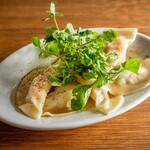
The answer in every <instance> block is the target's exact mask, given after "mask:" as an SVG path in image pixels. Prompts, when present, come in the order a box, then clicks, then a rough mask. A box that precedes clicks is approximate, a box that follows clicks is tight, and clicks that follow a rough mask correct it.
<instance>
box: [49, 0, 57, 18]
mask: <svg viewBox="0 0 150 150" xmlns="http://www.w3.org/2000/svg"><path fill="white" fill-rule="evenodd" d="M55 4H56V1H53V2H51V3H50V12H51V13H52V14H53V15H54V16H55Z"/></svg>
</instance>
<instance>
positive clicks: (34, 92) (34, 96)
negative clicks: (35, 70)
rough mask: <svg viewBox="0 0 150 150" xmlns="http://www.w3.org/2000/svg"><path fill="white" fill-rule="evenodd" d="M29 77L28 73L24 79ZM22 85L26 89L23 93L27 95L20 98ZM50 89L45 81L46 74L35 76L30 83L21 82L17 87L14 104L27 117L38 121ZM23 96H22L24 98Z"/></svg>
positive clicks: (48, 83)
mask: <svg viewBox="0 0 150 150" xmlns="http://www.w3.org/2000/svg"><path fill="white" fill-rule="evenodd" d="M29 76H30V73H29V74H28V75H27V76H26V78H28V77H29ZM30 83H31V84H30ZM23 85H24V86H25V87H26V89H27V90H26V92H25V94H27V95H26V97H22V98H21V97H20V94H21V93H19V92H20V89H21V88H22V87H23ZM50 88H51V84H50V82H49V81H48V79H47V72H44V73H41V74H39V75H37V76H36V77H35V78H34V79H33V80H32V82H28V81H27V80H23V81H22V82H21V84H20V85H19V88H18V91H17V96H16V103H17V104H18V107H19V109H21V110H22V111H23V112H24V113H25V114H26V115H27V116H29V117H31V118H34V119H39V118H40V117H41V116H42V113H43V105H44V103H45V98H46V96H47V93H48V92H49V91H50ZM22 93H23V91H22ZM25 94H23V95H24V96H25Z"/></svg>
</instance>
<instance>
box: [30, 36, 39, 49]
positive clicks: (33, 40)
mask: <svg viewBox="0 0 150 150" xmlns="http://www.w3.org/2000/svg"><path fill="white" fill-rule="evenodd" d="M32 43H33V45H34V46H35V47H38V48H40V47H41V42H40V39H39V38H38V37H36V36H34V37H32Z"/></svg>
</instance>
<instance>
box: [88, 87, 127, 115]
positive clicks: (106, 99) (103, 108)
mask: <svg viewBox="0 0 150 150" xmlns="http://www.w3.org/2000/svg"><path fill="white" fill-rule="evenodd" d="M90 97H91V98H92V99H93V100H94V101H95V105H96V108H97V109H98V110H99V111H100V112H102V113H104V114H108V113H110V112H113V111H115V110H117V109H118V108H119V107H121V106H122V104H123V101H124V98H123V96H121V95H119V96H113V95H110V94H109V93H108V86H106V85H104V86H102V87H101V88H96V87H95V88H93V89H92V91H91V95H90Z"/></svg>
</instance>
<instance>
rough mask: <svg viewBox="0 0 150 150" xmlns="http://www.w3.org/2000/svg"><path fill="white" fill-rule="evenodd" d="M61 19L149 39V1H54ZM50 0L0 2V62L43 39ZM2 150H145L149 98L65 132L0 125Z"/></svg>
mask: <svg viewBox="0 0 150 150" xmlns="http://www.w3.org/2000/svg"><path fill="white" fill-rule="evenodd" d="M57 2H58V5H57V10H58V11H60V12H63V13H64V14H65V17H63V18H60V19H59V20H58V22H59V24H60V28H63V27H65V25H66V23H68V22H71V23H72V24H73V25H74V26H75V28H77V27H79V26H81V27H138V28H139V31H140V32H142V33H144V34H146V35H148V36H150V28H149V27H150V13H149V12H150V1H149V0H126V1H123V0H112V1H110V0H88V1H87V0H74V1H70V0H57ZM48 9H49V0H44V1H42V0H26V1H21V0H0V45H1V46H0V61H2V60H4V59H5V58H6V57H7V56H9V55H10V54H11V53H13V52H14V51H16V50H17V49H19V48H21V47H23V46H25V45H26V44H28V43H30V42H31V37H32V36H33V35H36V36H39V37H41V38H42V37H44V35H45V32H44V30H43V29H44V27H46V26H47V25H48V24H50V23H43V22H41V21H40V20H41V18H44V17H45V16H46V14H45V10H48ZM0 149H1V150H13V149H15V150H20V149H21V150H31V149H41V150H44V149H45V150H47V149H48V150H49V149H50V150H72V149H84V150H91V149H92V150H93V149H94V150H95V149H100V150H101V149H106V150H108V149H112V150H116V149H118V150H120V149H123V150H141V149H142V150H149V149H150V98H148V99H147V100H146V101H144V102H143V103H142V104H140V105H139V106H137V107H135V108H133V109H132V110H130V111H128V112H126V113H124V114H122V115H120V116H117V117H115V118H113V119H110V120H107V121H105V122H101V123H97V124H94V125H90V126H87V127H82V128H78V129H72V130H65V131H30V130H23V129H18V128H15V127H12V126H9V125H7V124H4V123H2V122H0Z"/></svg>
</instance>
